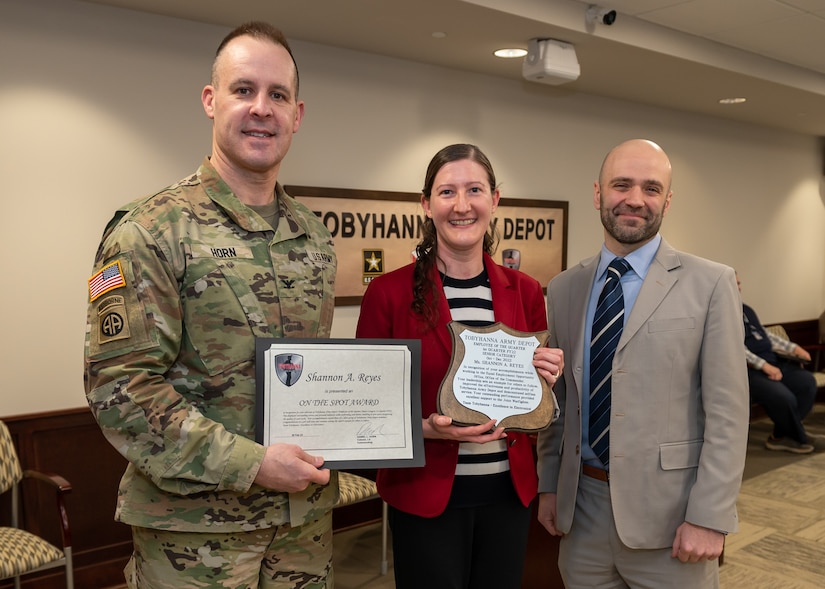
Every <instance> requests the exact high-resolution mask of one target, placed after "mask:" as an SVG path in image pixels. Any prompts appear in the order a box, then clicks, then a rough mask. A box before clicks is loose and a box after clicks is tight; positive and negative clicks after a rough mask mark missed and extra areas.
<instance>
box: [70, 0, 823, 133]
mask: <svg viewBox="0 0 825 589" xmlns="http://www.w3.org/2000/svg"><path fill="white" fill-rule="evenodd" d="M85 1H89V2H95V3H99V4H107V5H110V6H118V7H123V8H128V9H132V10H140V11H144V12H151V13H155V14H161V15H166V16H171V17H177V18H183V19H188V20H193V21H200V22H205V23H210V24H216V25H223V26H227V27H233V26H235V25H237V24H239V23H241V22H243V21H246V20H253V19H256V20H267V21H270V22H272V23H273V24H275V25H276V26H278V27H279V28H281V29H283V31H284V32H285V33H286V35H287V37H289V38H290V39H300V40H303V41H309V42H312V43H319V44H323V45H328V46H333V47H342V48H346V49H353V50H357V51H364V52H369V53H377V54H381V55H386V56H391V57H396V58H401V59H407V60H412V61H418V62H423V63H428V64H435V65H440V66H444V67H448V68H455V69H460V70H466V71H471V72H477V73H482V74H489V75H493V76H501V77H505V78H512V79H519V80H522V83H523V84H531V88H533V89H536V88H537V87H540V88H541V91H543V92H547V93H551V94H552V93H565V94H569V93H586V94H595V95H600V96H607V97H612V98H617V99H621V100H629V101H633V102H638V103H643V104H649V105H655V106H662V107H666V108H671V109H677V110H682V111H688V112H694V113H702V114H705V115H711V116H716V117H721V118H725V119H730V120H736V121H743V122H747V123H755V124H759V125H765V126H769V127H774V128H779V129H784V130H789V131H793V132H798V133H804V134H809V135H816V136H825V0H600V2H601V7H603V8H604V9H606V10H615V11H616V13H617V17H616V20H615V22H614V23H613V24H612V25H610V26H607V25H604V24H602V23H598V24H592V23H588V22H587V19H586V18H585V13H586V11H587V9H588V6H589V5H590V4H591V2H589V1H584V0H231V1H227V0H176V1H175V2H169V1H168V0H85ZM433 33H443V34H444V35H443V36H439V37H436V36H434V35H433ZM534 37H539V38H553V39H558V40H561V41H565V42H567V43H571V44H573V45H574V47H575V49H576V55H577V57H578V61H579V63H580V66H581V75H580V77H579V78H578V79H577V80H576V81H573V82H569V83H566V84H563V85H559V86H548V85H544V84H536V83H534V82H528V81H526V80H523V78H522V75H521V65H522V59H521V58H517V59H500V58H496V57H494V56H493V55H492V53H493V51H494V50H496V49H500V48H502V47H522V48H526V47H527V42H528V41H529V39H531V38H534ZM734 97H737V98H738V97H744V98H747V101H746V102H744V103H742V104H734V105H722V104H719V99H722V98H734Z"/></svg>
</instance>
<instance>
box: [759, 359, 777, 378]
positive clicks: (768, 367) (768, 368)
mask: <svg viewBox="0 0 825 589" xmlns="http://www.w3.org/2000/svg"><path fill="white" fill-rule="evenodd" d="M762 372H764V373H765V374H766V375H767V377H768V380H782V371H781V370H779V368H777V367H776V366H774V365H773V364H768V363H767V362H765V365H764V366H762Z"/></svg>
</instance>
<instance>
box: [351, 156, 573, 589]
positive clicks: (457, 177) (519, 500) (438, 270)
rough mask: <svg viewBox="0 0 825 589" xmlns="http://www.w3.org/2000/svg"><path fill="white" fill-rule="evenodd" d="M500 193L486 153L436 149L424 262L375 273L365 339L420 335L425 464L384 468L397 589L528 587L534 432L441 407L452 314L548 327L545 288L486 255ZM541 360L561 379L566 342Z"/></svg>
mask: <svg viewBox="0 0 825 589" xmlns="http://www.w3.org/2000/svg"><path fill="white" fill-rule="evenodd" d="M499 197H500V195H499V191H498V189H497V188H496V180H495V175H494V173H493V169H492V166H491V165H490V162H489V160H488V159H487V157H486V156H485V155H484V154H483V153H482V152H481V150H479V149H478V148H477V147H475V146H473V145H467V144H457V145H450V146H448V147H445V148H444V149H442V150H441V151H439V152H438V153H437V154H436V155H435V156H434V157H433V159H432V161H431V162H430V165H429V167H428V169H427V174H426V177H425V182H424V189H423V190H422V196H421V205H422V207H423V209H424V212H425V214H426V217H427V219H426V220H425V225H424V236H423V238H422V240H421V242H420V243H419V244H418V246H417V247H416V261H415V262H414V263H413V264H410V265H408V266H405V267H403V268H400V269H399V270H396V271H394V272H391V273H389V274H387V275H384V276H380V277H378V278H376V279H374V280H373V281H372V282H371V283H370V285H369V287H368V288H367V291H366V293H365V295H364V298H363V301H362V303H361V315H360V317H359V320H358V328H357V333H356V335H357V337H360V338H400V339H420V340H421V350H422V352H421V367H422V368H421V410H422V421H423V429H424V451H425V458H426V465H425V466H424V467H421V468H394V469H382V470H380V471H379V472H378V490H379V492H380V494H381V497H382V498H383V499H384V501H386V502H387V503H388V504H389V506H390V526H391V529H392V539H393V560H394V570H395V581H396V588H397V589H407V588H410V589H420V588H421V587H430V588H433V589H439V588H442V587H443V588H445V589H446V588H451V589H456V588H468V589H469V588H472V589H484V588H486V587H490V588H496V589H516V588H517V587H519V586H520V585H521V575H522V569H523V561H524V553H525V550H526V545H527V533H528V529H529V525H530V517H531V507H530V505H531V501H532V500H533V498H534V497H535V495H536V487H537V477H536V470H535V462H534V457H533V450H532V446H531V443H530V440H529V438H528V436H527V435H525V434H523V433H515V432H507V433H505V432H504V430H503V428H501V427H496V422H495V420H490V421H489V422H487V423H483V424H481V425H477V426H457V425H453V424H452V421H451V419H450V418H449V417H447V416H444V415H439V414H438V412H437V409H436V396H437V393H438V389H439V386H440V384H441V381H442V379H443V378H444V375H445V374H446V373H447V371H448V369H449V365H450V360H451V357H452V341H451V335H450V332H449V329H448V327H447V324H448V323H449V322H450V321H451V320H456V321H461V322H462V323H465V324H468V325H475V326H480V325H490V324H492V323H494V322H501V323H503V324H504V325H507V326H509V327H511V328H513V329H517V330H519V331H528V332H533V331H543V330H545V329H547V316H546V311H545V299H544V295H543V293H542V289H541V285H539V283H538V282H537V281H536V280H534V279H533V278H531V277H529V276H528V275H526V274H523V273H521V272H519V271H517V270H511V269H509V268H504V267H502V266H499V265H498V264H496V263H495V262H494V261H493V259H492V258H491V257H490V254H491V253H492V252H493V251H494V250H495V246H496V241H497V240H496V236H495V233H494V229H493V224H492V216H493V213H494V211H495V209H496V207H497V206H498V201H499ZM534 365H535V366H536V367H537V369H538V372H539V374H540V375H541V376H542V377H543V378H544V379H545V380H547V382H548V383H550V385H553V384H554V383H555V381H556V378H557V375H558V374H559V372H560V371H561V369H562V367H563V360H562V353H561V350H558V349H549V348H540V349H539V350H537V351H536V353H535V356H534Z"/></svg>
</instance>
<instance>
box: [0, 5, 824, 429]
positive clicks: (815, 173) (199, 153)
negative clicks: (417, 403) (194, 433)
mask: <svg viewBox="0 0 825 589" xmlns="http://www.w3.org/2000/svg"><path fill="white" fill-rule="evenodd" d="M276 24H277V23H276ZM225 32H226V29H225V28H222V27H216V26H210V25H203V24H198V23H189V22H185V21H179V20H175V19H169V18H162V17H155V16H150V15H143V14H139V13H133V12H128V11H123V10H119V9H112V8H106V7H102V6H98V5H94V4H86V3H83V2H75V1H74V0H3V2H2V3H0V162H2V163H0V171H2V186H3V189H4V203H3V209H4V210H3V215H2V217H1V218H0V224H2V231H1V232H0V240H1V241H0V244H2V245H1V246H0V247H2V276H3V285H4V288H3V289H2V291H0V310H2V311H0V312H2V326H3V336H4V337H3V338H2V342H0V346H2V348H0V350H1V351H2V353H0V368H1V369H2V374H3V376H4V379H3V383H4V386H3V390H2V393H0V415H13V414H20V413H30V412H39V411H47V410H57V409H63V408H70V407H79V406H83V405H85V398H84V396H83V386H82V379H81V375H82V371H81V361H82V344H83V331H84V325H85V308H86V280H87V278H88V277H89V274H90V270H91V264H92V260H93V256H94V252H95V248H96V246H97V242H98V238H99V236H100V232H101V230H102V228H103V226H104V224H105V222H106V221H107V219H108V218H109V215H110V213H111V212H112V210H113V209H114V208H115V207H116V206H117V205H119V204H122V203H123V202H126V201H129V200H131V199H133V198H135V197H137V196H140V195H142V194H145V193H148V192H151V191H153V190H156V189H159V188H161V187H163V186H165V185H167V184H169V183H171V182H173V181H175V180H177V179H179V178H181V177H183V176H185V175H186V174H188V173H190V172H192V171H193V170H194V169H195V167H196V166H197V164H198V163H199V161H200V159H201V158H202V157H203V156H204V155H206V154H207V153H208V151H209V142H210V127H209V121H208V119H207V118H206V117H205V115H203V112H202V110H201V107H200V102H199V96H200V90H201V88H202V86H203V84H204V83H206V81H207V78H208V72H209V66H210V64H211V55H212V53H213V51H214V49H215V46H216V45H217V43H218V41H219V40H220V38H221V37H222V36H223V34H224V33H225ZM286 32H287V34H288V33H289V31H286ZM293 49H294V50H295V54H296V58H297V60H298V63H299V66H300V68H301V94H302V98H303V99H304V100H305V101H306V104H307V116H306V118H305V119H304V124H303V126H302V128H301V130H300V132H299V134H298V135H297V136H296V138H295V141H294V143H293V147H292V150H291V152H290V154H289V156H288V158H287V159H286V161H285V163H284V166H283V167H282V172H281V180H282V182H284V183H286V184H303V185H311V186H330V187H339V188H363V189H373V190H400V191H416V190H417V189H418V188H420V185H421V182H422V178H423V174H424V168H425V167H426V164H427V162H428V161H429V158H430V157H431V156H432V154H433V153H434V152H435V151H436V150H438V149H439V148H441V147H443V146H444V145H446V144H448V143H452V142H457V141H467V142H473V143H477V144H479V145H480V146H481V147H482V148H483V149H484V150H485V151H486V152H487V154H488V155H489V156H490V158H491V160H492V161H493V164H494V166H495V167H496V172H497V175H498V178H499V181H500V182H501V184H502V192H503V195H504V196H508V197H515V198H543V199H553V200H567V201H569V203H570V235H569V248H568V252H569V255H568V263H569V264H572V263H575V262H576V261H578V260H580V259H581V258H584V257H588V256H590V255H592V254H594V253H596V252H597V251H598V248H599V245H600V243H601V238H602V236H601V227H600V225H599V223H598V218H597V215H596V213H595V211H594V210H593V209H592V206H591V202H590V196H591V194H592V182H593V179H594V177H595V175H596V172H597V169H598V166H599V164H600V163H601V158H602V157H603V155H604V153H605V152H606V150H607V149H609V148H610V147H611V146H613V145H614V144H615V143H617V142H619V141H621V140H623V139H627V138H630V137H647V138H651V139H653V140H655V141H657V142H659V143H660V144H661V145H662V146H663V147H664V148H665V149H666V150H667V151H668V153H669V154H670V156H671V159H672V161H673V165H674V170H675V175H674V193H675V194H674V201H673V206H672V207H671V209H670V213H669V215H668V217H667V218H666V220H665V224H664V226H663V234H664V236H665V237H666V238H667V239H668V240H669V241H670V242H671V243H672V244H673V245H674V246H676V247H677V248H681V249H684V250H687V251H690V252H692V253H696V254H698V255H702V256H705V257H709V258H713V259H716V260H719V261H722V262H724V263H727V264H730V265H732V266H735V267H736V268H737V269H738V270H739V272H740V275H741V277H742V279H743V281H744V289H745V299H746V300H747V301H748V302H749V303H751V304H752V305H753V306H754V307H755V308H756V309H757V311H758V312H759V313H760V314H761V315H762V318H763V320H765V321H793V320H801V319H809V318H813V317H816V316H818V315H819V313H820V312H821V311H822V309H823V307H825V207H823V200H822V198H821V197H820V193H819V183H820V179H821V173H822V159H823V157H822V153H821V151H820V147H819V145H818V143H817V139H816V138H814V137H807V136H801V135H795V134H789V133H783V132H777V131H773V130H770V129H764V128H759V127H753V126H746V125H741V124H733V123H728V122H725V121H720V120H716V119H711V118H707V117H700V116H694V115H688V114H684V113H679V112H675V111H667V110H662V109H653V108H649V107H645V106H641V105H635V104H630V103H624V102H619V101H614V100H608V99H603V98H598V97H592V96H581V95H575V94H571V93H570V92H569V91H567V90H565V89H564V88H563V87H562V88H550V87H544V86H538V85H535V84H529V83H527V82H521V81H513V80H505V79H498V78H493V77H485V76H480V75H475V74H469V73H463V72H460V71H454V70H447V69H442V68H437V67H432V66H427V65H421V64H417V63H412V62H405V61H399V60H394V59H389V58H383V57H380V56H376V55H370V54H363V53H356V52H350V51H344V50H339V49H334V48H331V47H325V46H321V45H315V44H309V43H304V42H301V41H298V40H296V41H294V46H293ZM651 83H662V84H666V83H667V80H651ZM357 317H358V309H357V308H356V307H343V308H338V309H337V312H336V319H335V324H334V327H333V330H334V335H335V336H337V337H350V336H352V335H353V333H354V328H355V322H356V321H357Z"/></svg>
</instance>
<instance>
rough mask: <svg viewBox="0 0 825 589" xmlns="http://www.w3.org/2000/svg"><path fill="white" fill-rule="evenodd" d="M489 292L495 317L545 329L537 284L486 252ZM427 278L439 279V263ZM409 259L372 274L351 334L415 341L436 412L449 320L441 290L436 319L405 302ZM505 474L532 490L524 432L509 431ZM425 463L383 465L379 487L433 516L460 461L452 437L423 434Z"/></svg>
mask: <svg viewBox="0 0 825 589" xmlns="http://www.w3.org/2000/svg"><path fill="white" fill-rule="evenodd" d="M484 265H485V267H486V268H487V274H488V275H489V277H490V288H491V289H492V295H493V313H494V315H495V319H496V321H499V322H501V323H503V324H505V325H507V326H508V327H511V328H513V329H517V330H519V331H543V330H545V329H547V312H546V310H545V309H546V307H545V299H544V295H543V293H542V289H541V285H539V283H538V282H537V281H536V280H535V279H533V278H531V277H530V276H528V275H527V274H524V273H523V272H519V271H518V270H511V269H509V268H504V267H503V266H499V265H498V264H496V263H495V262H494V261H493V259H492V258H491V257H490V256H488V255H486V254H485V256H484ZM433 279H434V280H436V281H437V283H440V280H439V278H438V273H437V270H434V271H433ZM412 285H413V264H410V265H408V266H404V267H403V268H400V269H398V270H395V271H394V272H390V273H389V274H386V275H384V276H379V277H378V278H375V279H374V280H373V281H372V282H371V283H370V285H369V287H368V288H367V291H366V293H365V294H364V298H363V300H362V301H361V314H360V316H359V318H358V328H357V331H356V337H362V338H396V339H420V340H421V413H422V416H429V415H430V414H431V413H435V412H436V396H437V394H438V388H439V386H440V385H441V381H442V379H443V378H444V375H445V374H447V371H448V369H449V366H450V360H451V358H452V338H451V336H450V331H449V329H448V328H447V324H448V323H449V322H450V308H449V305H448V303H447V299H446V297H445V296H444V292H443V291H440V292H439V295H438V300H437V301H436V302H435V303H433V304H436V305H437V306H438V315H439V324H438V327H437V328H436V329H435V330H426V331H425V329H426V324H425V323H424V322H423V321H422V320H421V319H420V318H419V317H417V316H416V315H414V314H413V312H412V310H411V309H410V304H411V303H412ZM507 440H508V454H509V459H510V475H511V477H512V479H513V486H514V487H515V490H516V493H517V494H518V496H519V498H520V499H521V502H522V503H523V504H524V505H525V506H527V505H528V504H529V503H530V501H532V499H533V498H534V497H535V496H536V489H537V487H538V479H537V476H536V466H535V460H534V455H533V448H532V445H531V442H530V439H529V437H528V436H527V435H526V434H522V433H515V432H508V433H507ZM424 455H425V459H426V465H425V466H423V467H419V468H387V469H381V470H379V471H378V491H379V493H380V494H381V497H382V498H383V499H384V501H386V502H387V503H388V504H390V505H392V506H393V507H395V508H396V509H399V510H401V511H404V512H406V513H411V514H414V515H419V516H422V517H435V516H437V515H440V514H441V513H443V512H444V509H445V508H446V507H447V501H448V500H449V498H450V492H451V490H452V486H453V478H454V477H455V469H456V464H457V463H458V442H455V441H451V440H430V439H425V440H424Z"/></svg>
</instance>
